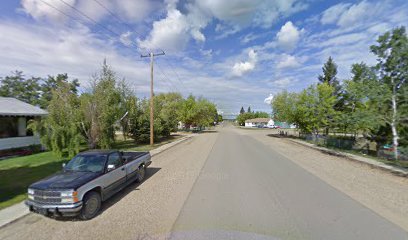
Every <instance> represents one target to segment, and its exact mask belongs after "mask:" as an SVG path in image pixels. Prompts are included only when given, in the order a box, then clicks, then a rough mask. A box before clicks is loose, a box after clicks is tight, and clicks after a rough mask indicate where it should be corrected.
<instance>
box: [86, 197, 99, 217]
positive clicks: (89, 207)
mask: <svg viewBox="0 0 408 240" xmlns="http://www.w3.org/2000/svg"><path fill="white" fill-rule="evenodd" d="M97 210H98V200H96V199H95V198H91V199H89V200H88V201H87V202H86V212H87V214H89V215H92V214H94V213H95V212H96V211H97Z"/></svg>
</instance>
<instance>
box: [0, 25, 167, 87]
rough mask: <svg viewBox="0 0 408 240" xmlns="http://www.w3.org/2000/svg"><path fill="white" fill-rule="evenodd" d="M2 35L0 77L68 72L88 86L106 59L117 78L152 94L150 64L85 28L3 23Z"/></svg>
mask: <svg viewBox="0 0 408 240" xmlns="http://www.w3.org/2000/svg"><path fill="white" fill-rule="evenodd" d="M0 32H3V33H7V34H4V35H3V36H2V41H0V51H1V52H2V54H3V56H2V57H1V58H0V73H1V74H8V73H10V72H11V71H14V70H21V71H24V73H25V74H27V75H28V76H32V75H34V76H40V77H46V76H47V75H56V74H58V73H68V75H69V76H70V77H71V78H78V79H79V80H80V82H81V85H82V86H83V87H87V86H88V85H87V84H88V80H89V79H90V77H91V76H92V74H94V73H95V72H97V71H99V70H100V66H101V63H102V61H103V59H104V58H106V59H107V61H108V64H111V65H112V66H113V69H114V70H115V71H116V72H117V73H118V76H120V77H124V78H125V79H126V80H127V82H128V83H129V84H130V86H131V87H132V88H135V90H136V92H137V93H138V94H141V93H145V92H148V91H149V88H148V81H149V80H148V79H149V78H148V77H146V76H149V67H148V65H147V64H145V63H144V62H141V61H137V60H139V59H137V60H135V59H133V58H129V57H125V56H122V55H120V54H118V52H117V51H116V48H115V47H114V44H113V43H109V41H106V40H101V39H98V38H96V36H95V35H93V34H92V33H90V32H89V30H88V29H86V28H75V29H64V28H61V27H46V26H38V25H33V24H28V23H27V24H22V23H18V24H17V23H14V22H7V21H4V20H0ZM27 39H29V41H28V40H27ZM16 46H18V47H16ZM155 87H157V90H161V91H163V87H164V86H163V85H162V84H160V83H158V84H157V86H155Z"/></svg>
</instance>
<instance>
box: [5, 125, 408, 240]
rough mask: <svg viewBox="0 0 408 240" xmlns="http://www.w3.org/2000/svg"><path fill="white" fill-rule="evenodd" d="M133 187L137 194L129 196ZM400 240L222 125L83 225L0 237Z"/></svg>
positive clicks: (29, 228)
mask: <svg viewBox="0 0 408 240" xmlns="http://www.w3.org/2000/svg"><path fill="white" fill-rule="evenodd" d="M136 190H137V191H136ZM86 238H87V239H156V238H157V239H165V238H166V239H408V233H407V232H405V231H404V230H403V229H402V228H400V227H398V226H396V225H394V224H393V223H391V222H389V221H388V220H386V219H384V218H382V217H381V216H379V215H377V214H376V213H374V212H373V211H372V210H370V209H368V208H366V207H364V206H363V205H361V204H360V203H358V202H357V201H355V200H353V199H352V198H350V197H348V196H347V195H345V194H344V193H342V192H340V191H338V190H336V189H335V188H333V187H331V186H330V185H328V184H327V183H325V182H324V181H322V180H321V179H320V178H318V177H316V176H314V175H312V174H311V173H309V172H308V171H306V170H304V169H303V168H301V167H300V166H299V165H297V164H296V163H295V162H293V161H291V160H290V159H288V158H287V157H285V156H283V155H281V154H280V153H279V152H278V151H277V149H275V148H274V146H270V145H265V144H263V143H262V142H260V141H258V140H256V138H253V137H251V136H250V134H248V133H247V134H240V131H238V130H236V129H234V128H232V127H225V128H220V129H219V131H218V133H206V134H199V135H198V136H196V137H194V138H193V139H192V140H189V141H188V142H185V143H182V144H180V145H178V146H176V147H174V148H172V149H170V150H168V151H166V153H165V154H160V155H158V156H157V157H155V158H154V159H153V166H152V168H151V170H150V172H149V178H148V179H147V180H146V181H145V182H144V183H142V184H141V185H132V186H130V187H129V188H127V189H126V190H125V191H124V192H123V193H121V194H120V195H119V196H117V197H115V198H114V199H113V200H111V201H109V202H108V203H107V204H105V210H104V211H103V212H102V214H100V215H99V216H98V217H96V218H95V219H93V220H91V221H87V222H82V221H56V220H53V219H48V218H44V217H41V216H38V215H34V214H32V215H29V216H27V217H25V218H23V219H21V220H19V221H17V222H16V223H14V224H11V225H9V226H7V227H5V228H2V229H0V239H59V240H62V239H86Z"/></svg>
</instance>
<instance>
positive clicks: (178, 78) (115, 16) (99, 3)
mask: <svg viewBox="0 0 408 240" xmlns="http://www.w3.org/2000/svg"><path fill="white" fill-rule="evenodd" d="M61 1H62V0H61ZM93 1H94V2H96V3H97V4H98V5H99V6H101V7H102V8H104V9H105V10H106V11H107V12H108V13H109V14H110V15H111V16H113V17H114V18H115V19H116V20H117V21H118V22H120V23H122V24H124V25H126V26H127V27H128V28H129V29H130V30H132V31H133V32H135V33H137V34H138V35H142V34H140V33H138V32H137V31H135V30H134V28H133V27H132V26H130V25H129V24H127V23H126V22H125V21H123V20H122V19H121V18H120V17H119V16H117V15H116V14H115V13H114V12H112V11H111V10H110V9H109V8H108V7H106V6H105V5H103V4H102V3H101V2H100V1H99V0H93ZM152 47H153V48H157V49H158V50H160V51H162V52H164V51H163V50H162V49H160V48H158V47H157V46H154V45H152ZM150 50H151V49H150ZM165 61H166V63H167V65H168V66H169V65H171V66H170V67H169V68H170V69H171V70H172V71H173V73H174V74H175V76H176V78H177V80H178V81H179V82H180V84H181V85H184V83H183V82H182V81H181V79H180V76H179V74H178V73H177V72H176V70H175V69H174V66H173V65H172V64H171V63H170V62H169V61H168V60H167V59H165Z"/></svg>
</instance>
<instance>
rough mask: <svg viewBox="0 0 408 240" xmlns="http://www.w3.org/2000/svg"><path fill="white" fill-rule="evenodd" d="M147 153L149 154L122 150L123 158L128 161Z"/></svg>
mask: <svg viewBox="0 0 408 240" xmlns="http://www.w3.org/2000/svg"><path fill="white" fill-rule="evenodd" d="M147 154H149V152H123V155H122V157H123V158H125V159H126V161H127V162H130V161H133V160H135V159H137V158H139V157H142V156H144V155H147Z"/></svg>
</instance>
